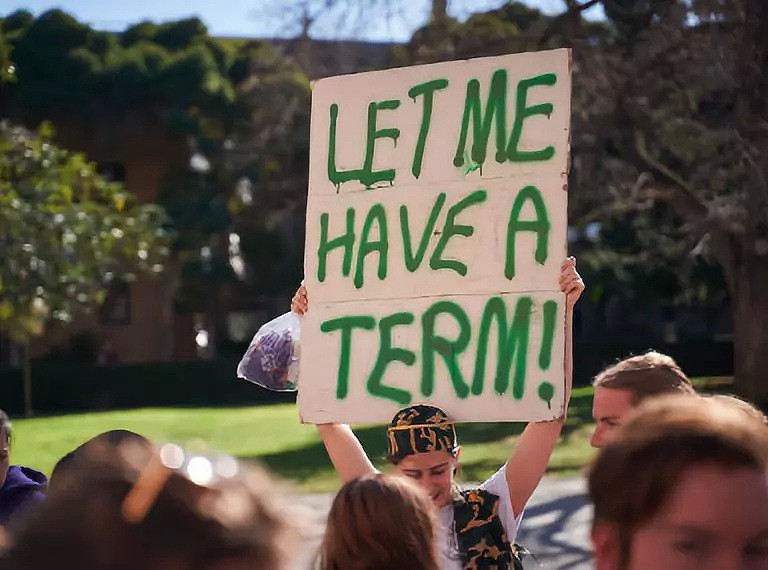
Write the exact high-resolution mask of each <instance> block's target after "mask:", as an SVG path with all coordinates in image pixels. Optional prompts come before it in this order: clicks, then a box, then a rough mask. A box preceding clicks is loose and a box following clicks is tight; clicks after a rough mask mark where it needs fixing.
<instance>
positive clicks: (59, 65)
mask: <svg viewBox="0 0 768 570" xmlns="http://www.w3.org/2000/svg"><path fill="white" fill-rule="evenodd" d="M2 26H3V29H4V30H5V31H6V33H7V34H8V40H9V42H10V43H11V45H12V47H13V48H14V63H15V66H16V72H17V76H18V82H17V84H16V85H14V86H12V88H9V89H8V93H7V99H6V101H4V105H3V107H4V108H3V109H0V112H3V113H4V114H6V115H7V116H10V117H13V118H15V119H18V120H21V121H23V122H25V123H29V124H37V123H39V122H40V121H42V120H47V119H53V120H57V119H61V118H66V119H67V120H73V119H74V120H77V121H79V122H81V123H82V124H91V126H94V125H93V123H94V121H96V120H99V121H104V120H105V118H106V120H110V121H112V122H117V121H119V120H120V118H121V117H122V116H124V115H125V113H131V114H134V115H135V114H136V113H138V114H139V116H141V117H142V118H144V119H145V120H147V121H153V120H156V119H160V120H162V121H164V122H165V124H166V127H168V128H169V130H171V131H180V132H186V133H193V134H194V133H195V132H197V130H198V129H199V128H200V117H201V116H205V117H208V118H215V119H218V120H220V119H221V117H222V116H223V115H224V116H225V115H226V114H227V110H228V109H229V108H230V107H231V105H232V104H233V103H234V99H235V85H234V84H233V83H232V81H231V80H230V76H229V72H230V66H231V65H232V62H233V59H234V57H233V54H232V53H231V51H229V50H227V49H226V48H224V47H222V46H221V45H219V44H218V43H216V42H214V41H212V40H211V39H210V38H209V37H208V35H207V30H206V28H205V26H204V25H203V23H202V22H201V21H200V20H198V19H196V18H193V19H188V20H181V21H179V22H170V23H167V24H161V25H159V26H157V25H154V24H152V23H149V22H143V23H140V24H137V25H135V26H132V27H131V28H128V29H127V30H126V31H125V32H124V33H122V34H112V33H106V32H100V31H96V30H93V29H92V28H90V27H89V26H87V25H85V24H82V23H80V22H78V21H77V20H75V19H74V18H72V17H71V16H69V15H68V14H66V13H65V12H62V11H61V10H51V11H48V12H45V13H43V14H41V15H40V16H39V17H38V18H36V19H34V18H33V19H31V20H30V18H29V14H28V13H25V12H16V13H14V14H11V15H10V16H8V17H7V18H5V19H4V20H3V21H2Z"/></svg>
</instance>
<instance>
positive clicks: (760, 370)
mask: <svg viewBox="0 0 768 570" xmlns="http://www.w3.org/2000/svg"><path fill="white" fill-rule="evenodd" d="M742 7H743V9H744V12H743V18H744V20H743V24H744V29H743V31H742V33H741V34H739V42H740V45H739V53H738V55H739V76H740V77H739V79H740V80H739V89H738V96H739V99H738V112H739V119H740V121H739V122H740V124H739V131H740V133H741V135H742V137H743V139H744V140H745V141H747V142H748V144H749V147H750V154H751V160H750V161H749V162H748V164H749V176H748V178H747V181H746V188H745V189H746V200H745V204H744V206H745V208H746V211H747V214H746V224H745V230H746V231H745V233H744V236H743V237H741V238H740V239H739V243H738V245H737V246H736V247H735V248H734V255H733V256H732V262H731V267H732V269H733V278H732V279H731V283H730V288H731V292H732V296H733V307H734V309H733V310H734V314H733V316H734V334H735V336H734V357H735V372H736V389H737V391H738V393H739V394H740V395H741V396H744V397H746V398H747V399H749V400H750V401H752V402H754V403H755V404H757V405H759V406H760V407H761V408H763V409H764V410H768V129H766V125H768V77H767V76H766V74H765V69H766V65H768V2H766V1H765V0H744V2H743V4H742Z"/></svg>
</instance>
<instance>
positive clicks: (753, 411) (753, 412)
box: [706, 394, 768, 424]
mask: <svg viewBox="0 0 768 570" xmlns="http://www.w3.org/2000/svg"><path fill="white" fill-rule="evenodd" d="M706 397H707V398H710V399H712V400H715V401H716V402H721V403H723V404H726V405H728V406H733V407H734V408H736V409H738V410H741V411H742V412H743V413H745V414H746V415H747V416H749V417H751V418H754V419H756V420H757V421H759V422H761V423H763V424H768V417H766V415H765V414H764V413H763V412H762V411H761V410H760V408H758V407H757V406H755V405H754V404H750V403H749V402H747V401H746V400H742V399H741V398H739V397H738V396H734V395H732V394H712V395H708V396H706Z"/></svg>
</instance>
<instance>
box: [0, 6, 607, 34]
mask: <svg viewBox="0 0 768 570" xmlns="http://www.w3.org/2000/svg"><path fill="white" fill-rule="evenodd" d="M298 3H299V1H298V0H58V1H56V0H3V1H2V2H0V15H6V14H9V13H11V12H13V11H15V10H19V9H25V10H28V11H30V12H32V13H33V14H35V15H37V14H40V13H41V12H44V11H45V10H48V9H51V8H61V9H62V10H64V11H66V12H69V13H70V14H72V15H73V16H75V17H76V18H77V19H78V20H80V21H83V22H86V23H88V24H90V25H91V26H92V27H94V28H97V29H102V30H113V31H120V30H123V29H125V28H126V27H127V26H129V25H131V24H134V23H136V22H139V21H142V20H154V21H156V22H161V21H166V20H178V19H180V18H184V17H189V16H198V17H199V18H200V19H201V20H203V22H205V24H206V25H207V26H208V30H209V32H210V33H211V34H212V35H215V36H236V37H278V36H290V35H293V34H295V33H296V29H297V28H296V22H297V21H298V17H297V16H298V13H297V12H295V11H291V7H292V6H293V7H295V6H296V5H297V4H298ZM364 3H365V4H368V5H372V4H374V3H376V5H378V6H385V5H389V6H393V7H394V8H391V9H389V11H388V10H387V8H381V9H379V10H378V12H377V13H376V15H375V17H373V18H372V17H370V13H369V14H368V16H369V17H367V18H365V19H363V18H360V17H356V16H357V15H356V14H353V13H352V12H351V11H350V10H345V9H344V8H343V7H342V8H341V10H339V11H338V13H337V14H335V15H334V14H332V15H328V16H326V17H325V18H323V19H320V20H318V22H317V24H316V25H315V26H314V27H313V28H312V29H311V32H310V35H312V36H313V37H316V38H331V39H341V38H346V37H354V38H356V39H365V40H370V41H406V40H408V39H409V38H410V36H411V34H412V33H413V31H414V30H415V29H417V28H418V27H419V26H421V25H422V24H423V23H424V22H425V21H426V19H427V17H428V14H429V2H428V0H399V1H398V0H362V2H359V1H358V2H357V3H353V2H351V1H350V0H340V2H339V4H340V5H344V4H354V5H357V6H359V5H365V4H364ZM526 3H527V4H528V5H530V6H534V7H536V8H539V9H540V10H542V11H543V12H545V13H549V14H551V13H557V12H559V11H561V9H562V7H563V5H564V2H563V0H526ZM501 4H504V2H503V1H499V0H451V2H449V12H450V13H451V15H453V16H456V17H458V18H460V19H464V18H465V17H466V16H467V15H468V14H470V13H472V12H479V11H485V10H490V9H493V8H497V7H498V6H500V5H501ZM388 12H389V16H388ZM589 12H590V13H589V14H588V16H590V17H593V18H599V17H601V13H600V12H599V11H595V10H590V11H589ZM345 15H346V16H348V18H347V20H345V19H344V16H345Z"/></svg>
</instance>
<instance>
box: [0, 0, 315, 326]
mask: <svg viewBox="0 0 768 570" xmlns="http://www.w3.org/2000/svg"><path fill="white" fill-rule="evenodd" d="M0 29H2V30H4V31H5V33H6V35H7V36H8V38H9V40H10V42H11V43H12V46H13V48H14V52H13V53H14V60H15V65H16V69H17V73H16V75H17V78H18V81H17V82H16V83H15V84H14V85H12V86H10V87H8V88H7V89H5V94H4V95H1V94H0V116H2V115H6V116H10V117H12V118H14V119H16V120H18V121H21V122H24V123H25V124H27V125H28V126H34V125H36V124H38V122H39V121H40V120H43V119H51V120H53V121H54V122H55V123H56V124H61V125H62V127H66V128H67V132H71V131H74V132H76V133H78V134H79V133H81V132H82V131H83V130H88V129H90V130H91V131H92V132H94V133H95V136H94V137H93V138H98V135H102V138H103V139H104V140H107V141H109V142H110V143H111V144H113V145H116V146H117V145H119V144H120V141H121V139H123V138H124V137H123V135H126V134H127V135H129V136H130V135H131V134H135V133H136V132H137V131H138V132H144V133H145V134H144V135H143V136H146V137H152V136H157V135H162V136H166V135H167V136H169V138H170V139H171V140H172V141H173V143H174V144H175V149H173V152H171V153H169V156H165V157H158V158H159V159H161V160H163V159H166V160H168V161H169V164H168V172H167V175H166V177H165V180H164V181H163V183H162V185H161V187H160V189H159V191H158V195H157V201H158V202H159V203H160V204H161V205H162V206H163V207H164V208H165V209H166V211H167V212H168V214H169V216H170V218H171V220H172V221H173V223H174V228H175V233H174V236H175V239H174V258H175V260H176V261H178V263H174V267H176V266H178V267H179V272H180V279H179V287H178V288H177V290H176V296H175V301H176V308H177V309H178V311H179V312H194V313H218V314H219V317H212V318H211V319H210V320H213V321H214V322H219V323H221V321H222V319H223V317H221V315H222V313H224V312H225V309H226V307H222V304H223V303H224V301H223V300H222V299H223V298H224V297H226V299H228V300H227V301H226V303H227V304H229V305H230V306H231V305H235V306H236V305H238V303H240V302H242V303H245V302H246V301H243V300H244V299H247V298H248V297H250V296H254V294H256V293H260V294H262V295H263V294H274V293H275V292H278V293H282V292H285V291H287V290H289V289H292V288H293V287H294V285H295V282H296V276H295V275H293V274H288V273H285V272H284V273H285V274H281V275H277V276H276V275H275V268H279V267H284V266H285V264H286V262H289V261H293V262H295V263H297V264H300V260H301V257H302V252H301V250H299V251H296V248H295V247H291V248H290V249H291V251H289V252H286V251H285V247H282V246H283V245H284V242H286V241H291V240H284V239H281V238H280V230H281V229H282V228H281V227H278V226H280V224H275V223H274V220H275V219H276V218H279V219H280V220H282V217H280V215H279V214H280V212H281V210H284V209H285V208H286V207H289V208H291V209H292V210H296V211H300V210H301V208H302V206H303V199H304V198H303V196H304V194H305V190H306V172H307V160H306V156H307V152H306V147H307V144H308V142H307V141H308V125H309V117H308V111H309V105H308V101H309V81H308V80H307V78H306V76H305V75H304V74H303V73H301V71H300V70H298V68H297V67H296V66H295V65H293V64H291V62H290V61H288V60H286V58H283V57H281V56H280V55H279V54H278V53H277V52H276V51H275V50H274V49H273V48H272V47H271V46H270V45H268V44H267V43H266V42H240V41H236V40H233V41H229V40H221V39H216V38H212V37H210V36H209V35H208V31H207V29H206V28H205V26H204V25H203V24H202V22H200V20H198V19H195V18H192V19H186V20H181V21H178V22H168V23H163V24H154V23H152V22H141V23H139V24H136V25H134V26H131V27H129V28H128V29H126V30H125V31H123V32H122V33H119V34H112V33H105V32H100V31H97V30H93V29H92V28H90V27H89V26H87V25H85V24H82V23H80V22H78V21H77V20H75V19H74V18H72V17H71V16H69V15H67V14H65V13H64V12H61V11H59V10H51V11H49V12H45V13H43V14H41V15H40V16H39V17H37V18H34V17H32V16H31V14H29V13H27V12H16V13H14V14H11V15H9V16H8V17H6V18H5V19H4V20H2V21H0ZM142 129H144V130H143V131H142ZM62 130H63V129H62ZM62 134H64V133H62ZM132 138H133V140H136V137H135V136H133V137H132ZM132 151H135V149H132ZM191 167H193V168H191ZM283 217H285V216H283ZM289 221H290V220H289ZM281 223H282V222H281ZM241 237H242V239H241ZM288 237H292V236H288ZM230 241H233V242H237V243H230ZM267 241H269V242H271V245H270V246H269V247H264V246H263V242H267ZM293 241H296V240H293ZM233 267H237V268H238V271H235V270H234V269H233ZM241 269H242V270H241ZM235 308H238V307H235ZM222 328H223V325H222Z"/></svg>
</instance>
